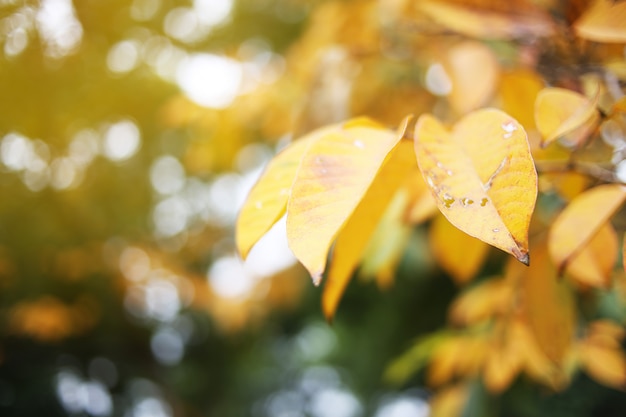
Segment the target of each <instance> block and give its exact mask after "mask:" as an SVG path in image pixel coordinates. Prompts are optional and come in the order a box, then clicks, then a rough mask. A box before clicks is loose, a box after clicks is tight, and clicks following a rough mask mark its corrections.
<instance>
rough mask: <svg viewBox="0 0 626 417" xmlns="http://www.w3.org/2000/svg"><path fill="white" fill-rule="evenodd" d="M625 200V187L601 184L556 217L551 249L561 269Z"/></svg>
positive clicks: (552, 231) (550, 242)
mask: <svg viewBox="0 0 626 417" xmlns="http://www.w3.org/2000/svg"><path fill="white" fill-rule="evenodd" d="M624 199H626V187H624V186H622V185H618V184H608V185H600V186H598V187H594V188H592V189H590V190H587V191H585V192H584V193H582V194H580V195H579V196H578V197H576V198H575V199H574V200H572V202H571V203H569V204H568V205H567V207H565V209H564V210H563V211H562V212H561V213H560V214H559V216H558V217H557V218H556V220H555V221H554V223H553V224H552V227H551V228H550V235H549V237H548V248H549V251H550V256H551V258H552V261H553V262H554V264H555V265H556V267H557V268H558V270H559V272H562V271H563V270H564V268H565V267H566V266H567V263H568V262H569V261H570V260H571V258H572V256H574V255H575V254H576V253H577V252H579V251H580V250H582V248H583V247H584V246H585V245H586V244H587V243H588V242H589V241H590V240H591V239H592V238H593V236H594V235H595V234H596V233H597V232H598V230H599V229H600V228H601V227H602V225H604V224H605V223H606V222H607V221H608V220H609V218H610V217H611V216H612V215H613V214H614V213H615V211H616V210H617V209H618V208H619V207H620V206H621V205H622V203H623V202H624Z"/></svg>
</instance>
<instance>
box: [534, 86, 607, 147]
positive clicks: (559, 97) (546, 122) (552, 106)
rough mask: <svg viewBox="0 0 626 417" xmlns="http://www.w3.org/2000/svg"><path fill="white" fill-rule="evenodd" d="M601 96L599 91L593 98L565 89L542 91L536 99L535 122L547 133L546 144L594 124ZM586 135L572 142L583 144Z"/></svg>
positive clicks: (544, 138) (540, 130) (542, 132)
mask: <svg viewBox="0 0 626 417" xmlns="http://www.w3.org/2000/svg"><path fill="white" fill-rule="evenodd" d="M598 99H599V95H598V94H596V96H595V97H594V98H593V99H592V100H590V99H588V98H587V97H585V96H583V95H582V94H579V93H577V92H575V91H571V90H567V89H564V88H545V89H543V90H541V91H540V92H539V94H537V99H536V101H535V123H536V124H537V128H538V129H539V132H540V133H541V135H542V136H543V141H542V146H546V145H548V144H549V143H551V142H553V141H555V140H556V139H558V138H560V137H562V136H564V135H566V134H568V133H570V132H573V131H574V130H575V129H577V128H579V127H582V126H585V125H593V124H594V123H595V122H596V121H597V120H598V117H599V115H598V111H597V109H596V106H597V104H598ZM588 129H589V128H587V130H588ZM583 133H584V132H583ZM584 137H585V135H584V134H582V135H578V139H577V140H573V141H572V142H573V145H579V144H580V143H579V142H580V141H581V139H582V138H584Z"/></svg>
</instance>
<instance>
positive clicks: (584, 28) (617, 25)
mask: <svg viewBox="0 0 626 417" xmlns="http://www.w3.org/2000/svg"><path fill="white" fill-rule="evenodd" d="M624 22H626V3H624V2H623V1H619V2H615V1H610V0H596V1H595V2H594V3H593V5H592V6H591V7H590V8H589V9H588V10H587V11H586V12H585V13H584V14H583V15H582V16H581V17H580V18H579V19H578V20H577V21H576V22H575V23H574V29H575V30H576V34H577V35H578V36H580V37H581V38H584V39H588V40H590V41H595V42H617V43H624V42H626V24H625V23H624Z"/></svg>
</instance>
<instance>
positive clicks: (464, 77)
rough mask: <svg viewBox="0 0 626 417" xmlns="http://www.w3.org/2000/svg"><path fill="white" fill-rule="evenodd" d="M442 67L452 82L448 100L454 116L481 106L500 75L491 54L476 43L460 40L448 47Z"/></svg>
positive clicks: (493, 56) (481, 44) (496, 62)
mask: <svg viewBox="0 0 626 417" xmlns="http://www.w3.org/2000/svg"><path fill="white" fill-rule="evenodd" d="M443 66H444V68H445V70H446V73H447V74H448V75H449V77H450V81H451V83H452V91H451V92H450V94H449V96H448V100H449V101H450V105H451V106H452V108H453V109H454V110H455V111H456V112H457V113H458V114H466V113H468V112H470V111H472V110H476V109H478V108H479V107H481V106H484V105H485V103H487V101H488V100H489V99H490V98H491V96H492V94H493V92H494V90H495V88H496V85H497V83H498V77H499V75H500V64H499V62H498V60H497V59H496V56H495V54H494V53H493V52H492V50H491V49H490V48H489V47H488V46H486V45H485V44H483V43H481V42H478V41H464V42H461V43H459V44H457V45H454V46H453V47H451V48H449V49H448V50H447V54H446V56H445V58H444V60H443Z"/></svg>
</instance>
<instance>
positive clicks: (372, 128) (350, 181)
mask: <svg viewBox="0 0 626 417" xmlns="http://www.w3.org/2000/svg"><path fill="white" fill-rule="evenodd" d="M401 136H402V135H401V134H398V133H396V132H393V131H389V130H386V129H384V128H382V127H381V126H380V125H377V124H375V123H374V122H371V121H370V120H369V119H358V120H356V121H352V122H347V123H346V124H344V125H343V127H342V129H339V130H337V131H333V132H329V133H328V134H326V135H323V136H322V137H320V138H319V139H318V140H316V141H314V142H313V143H311V145H310V147H309V149H308V152H307V153H306V154H305V155H304V157H303V159H302V161H301V163H300V167H299V168H298V171H297V174H296V178H295V181H294V183H293V187H292V189H291V196H290V198H289V201H288V203H287V239H288V242H289V246H290V248H291V250H292V251H293V253H294V254H295V256H296V258H298V260H299V261H300V262H301V263H302V264H303V265H304V266H305V267H306V268H307V270H308V271H309V273H310V274H311V277H312V278H313V282H314V283H316V284H319V282H320V281H321V277H322V273H323V272H324V269H325V267H326V257H327V255H328V252H329V250H330V246H331V245H332V243H333V242H334V240H335V238H336V237H337V234H338V233H339V231H340V230H341V228H342V227H343V226H344V224H345V223H346V221H347V220H348V219H349V218H350V216H351V215H352V213H353V212H354V210H355V209H356V207H357V205H358V204H359V202H360V201H361V199H362V198H363V196H364V195H365V193H366V192H367V190H368V188H369V187H370V185H371V184H372V182H373V180H374V178H375V176H376V175H377V173H378V171H379V169H380V167H381V166H382V164H383V161H384V160H385V158H386V156H387V154H388V153H389V152H390V151H391V150H392V149H393V148H394V146H395V145H396V144H397V143H398V141H399V140H400V138H401Z"/></svg>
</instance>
